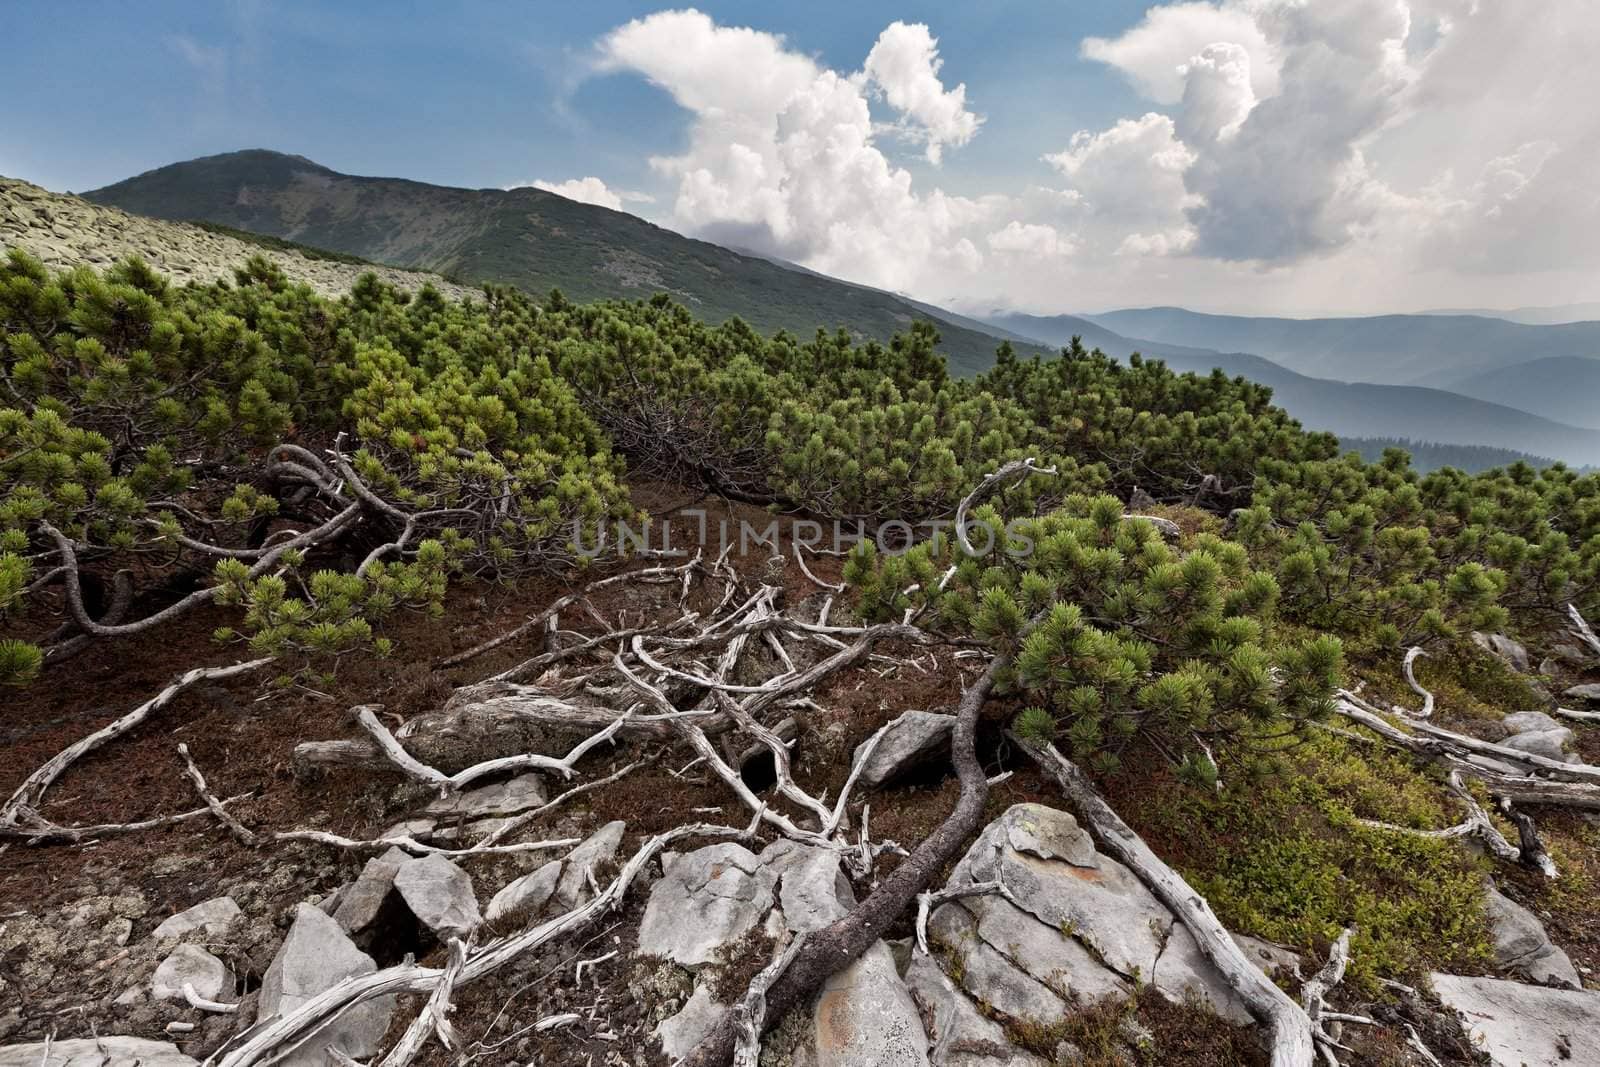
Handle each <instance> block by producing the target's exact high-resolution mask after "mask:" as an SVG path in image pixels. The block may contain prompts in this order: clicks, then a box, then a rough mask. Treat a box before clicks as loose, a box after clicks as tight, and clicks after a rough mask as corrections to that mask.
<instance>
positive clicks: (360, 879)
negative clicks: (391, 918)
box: [333, 848, 411, 934]
mask: <svg viewBox="0 0 1600 1067" xmlns="http://www.w3.org/2000/svg"><path fill="white" fill-rule="evenodd" d="M409 862H411V855H410V854H409V853H408V852H406V851H405V850H404V849H400V848H391V849H389V851H387V852H385V853H384V854H383V855H381V856H376V857H374V858H372V859H370V860H368V861H367V864H366V866H365V867H362V868H361V874H360V875H359V876H357V878H356V880H355V881H354V882H351V883H350V884H349V885H347V886H345V887H344V890H343V891H342V892H341V893H340V894H339V902H338V906H337V907H336V908H334V909H333V918H334V921H335V922H337V923H338V924H339V926H340V928H341V929H343V930H344V932H345V933H347V934H354V933H357V932H359V931H361V930H365V929H366V928H367V927H368V926H370V925H372V922H373V920H374V919H376V918H377V917H378V912H379V910H380V909H381V908H382V907H383V902H384V900H385V899H386V898H387V897H388V896H389V893H390V892H391V891H392V890H393V889H394V876H395V872H397V871H398V870H400V868H401V866H402V865H404V864H406V863H409Z"/></svg>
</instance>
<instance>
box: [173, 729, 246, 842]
mask: <svg viewBox="0 0 1600 1067" xmlns="http://www.w3.org/2000/svg"><path fill="white" fill-rule="evenodd" d="M178 755H180V756H182V757H183V764H184V773H185V774H187V775H188V776H189V781H191V782H193V783H194V791H195V792H196V793H199V794H200V799H201V800H202V801H204V802H205V806H206V807H208V808H210V809H211V814H213V815H215V816H216V817H217V821H218V822H220V823H221V824H222V825H223V826H226V827H227V828H228V832H229V833H230V834H232V835H233V836H234V837H236V838H237V839H238V841H239V843H240V844H241V845H244V846H245V847H246V848H250V847H253V846H254V845H255V843H256V835H255V834H253V833H251V832H250V831H249V830H247V829H245V825H244V823H242V822H240V821H239V820H238V819H235V818H234V817H233V815H232V814H231V813H230V812H229V811H228V809H226V808H224V807H223V806H222V801H220V800H218V799H217V798H216V797H215V796H213V795H212V794H211V791H210V790H208V789H207V788H206V777H205V775H203V774H201V773H200V768H199V767H197V766H195V762H194V758H193V757H192V756H190V755H189V746H188V745H186V744H184V743H183V742H182V741H179V742H178Z"/></svg>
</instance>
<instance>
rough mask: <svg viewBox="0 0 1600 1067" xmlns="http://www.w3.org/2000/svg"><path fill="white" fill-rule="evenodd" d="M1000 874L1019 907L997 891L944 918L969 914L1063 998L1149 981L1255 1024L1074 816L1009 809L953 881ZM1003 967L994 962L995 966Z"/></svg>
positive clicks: (1184, 935) (984, 936)
mask: <svg viewBox="0 0 1600 1067" xmlns="http://www.w3.org/2000/svg"><path fill="white" fill-rule="evenodd" d="M997 877H998V878H999V879H1001V880H1002V881H1003V882H1004V883H1005V885H1006V887H1007V888H1008V889H1009V890H1010V891H1011V894H1012V897H1013V899H1014V900H1015V904H1012V903H1011V902H1008V901H1006V900H1004V899H1002V898H1001V897H999V896H997V895H983V896H973V897H967V898H964V899H963V900H961V901H960V902H958V903H952V904H949V905H946V906H945V908H942V909H940V913H941V914H946V913H949V912H950V911H951V909H957V908H959V909H961V910H964V911H966V912H969V913H970V915H971V916H972V917H973V918H974V920H975V923H974V926H973V932H974V934H975V935H976V940H977V941H979V942H982V943H983V944H986V945H988V946H989V947H990V948H992V949H994V950H995V951H996V952H998V953H999V954H1000V955H1001V956H1002V957H1003V960H1004V962H1006V963H1009V964H1011V965H1012V966H1013V967H1015V968H1017V969H1018V970H1020V971H1021V972H1022V973H1023V974H1024V975H1025V976H1027V977H1030V978H1032V979H1033V980H1034V981H1035V982H1036V983H1038V984H1039V985H1041V986H1043V987H1045V988H1047V989H1048V990H1049V991H1050V992H1051V993H1052V995H1054V996H1055V997H1056V998H1057V999H1060V998H1061V997H1063V996H1072V997H1082V998H1088V999H1097V998H1101V997H1105V996H1110V995H1121V994H1123V993H1125V992H1126V990H1127V988H1128V986H1129V985H1130V983H1132V982H1134V981H1144V982H1149V983H1151V985H1153V986H1154V988H1155V989H1156V990H1157V991H1158V992H1160V993H1161V994H1162V995H1163V996H1165V997H1166V998H1167V999H1169V1000H1172V1001H1174V1002H1178V1003H1182V1002H1185V1001H1187V1000H1190V999H1196V998H1197V999H1199V1000H1202V1001H1205V1002H1207V1003H1209V1005H1210V1007H1211V1009H1212V1010H1213V1011H1215V1012H1216V1013H1217V1014H1219V1015H1221V1016H1222V1017H1223V1018H1225V1019H1228V1020H1229V1021H1231V1022H1236V1023H1239V1024H1245V1023H1248V1022H1249V1021H1250V1016H1249V1013H1248V1012H1246V1011H1245V1010H1244V1006H1243V1004H1242V1003H1241V1002H1240V1001H1239V1000H1238V997H1237V995H1236V994H1235V993H1234V991H1233V989H1232V987H1231V986H1229V985H1228V983H1227V981H1226V980H1225V979H1224V978H1223V977H1222V975H1221V974H1219V973H1218V972H1217V971H1216V968H1215V967H1213V966H1212V965H1211V963H1210V962H1209V961H1208V960H1206V959H1205V958H1204V956H1203V955H1202V954H1201V953H1200V950H1199V947H1198V945H1196V944H1195V942H1194V939H1193V937H1191V936H1190V934H1189V932H1188V931H1187V930H1186V929H1184V928H1182V927H1181V925H1179V924H1177V923H1176V921H1175V920H1174V919H1173V917H1172V915H1171V913H1170V912H1168V911H1167V909H1166V908H1165V907H1163V906H1162V904H1161V903H1160V902H1159V901H1158V900H1156V898H1155V897H1154V896H1153V895H1152V894H1151V893H1150V891H1149V890H1148V889H1147V888H1145V886H1144V883H1142V882H1140V881H1139V879H1138V878H1137V877H1135V876H1134V874H1133V872H1131V871H1129V870H1128V869H1127V868H1126V867H1124V866H1123V865H1122V864H1120V863H1118V862H1117V861H1116V860H1114V859H1112V858H1111V857H1109V856H1105V855H1101V854H1100V853H1099V852H1098V851H1097V850H1096V849H1095V847H1094V842H1093V840H1092V839H1091V838H1090V837H1089V835H1088V834H1087V833H1085V832H1084V830H1083V829H1082V828H1081V827H1079V826H1078V823H1077V820H1076V819H1074V818H1073V817H1072V816H1071V815H1070V814H1068V813H1067V812H1064V811H1059V810H1057V809H1055V808H1049V807H1045V806H1044V805H1040V804H1018V805H1016V806H1014V807H1012V808H1010V809H1008V810H1007V811H1006V812H1004V813H1003V814H1002V815H1001V816H1000V817H999V818H998V819H996V820H995V821H994V822H992V823H990V824H989V826H988V827H986V828H985V829H984V831H983V833H982V834H980V835H979V837H978V840H977V841H975V842H974V843H973V844H972V846H971V847H970V848H969V849H968V851H967V853H966V855H965V856H964V857H963V858H962V859H961V861H960V862H959V863H958V864H957V865H956V868H955V870H954V872H953V873H952V874H951V877H950V882H951V884H953V885H962V884H971V883H975V882H986V881H992V880H994V879H995V878H997ZM946 921H947V923H948V922H953V921H957V918H956V917H954V916H949V917H947V919H946ZM999 962H1000V961H994V960H989V961H987V962H986V964H985V965H986V966H988V965H993V966H990V969H991V970H994V969H997V968H998V966H999ZM970 965H971V962H970V960H969V966H970ZM962 984H963V985H964V986H965V988H967V990H968V991H969V992H972V993H973V994H974V995H975V996H978V997H980V998H982V999H985V1000H989V997H988V995H987V992H986V991H983V990H981V988H979V987H975V986H974V985H972V984H969V983H968V981H967V980H966V979H965V978H964V979H963V983H962ZM1017 984H1018V983H1015V982H1014V983H1013V985H1017ZM1022 988H1024V989H1026V990H1027V991H1028V993H1029V996H1028V997H1026V998H1023V999H1024V1001H1026V1002H1032V1003H1033V1005H1034V1007H1038V1006H1039V1005H1040V1004H1041V1003H1043V1002H1042V1001H1039V1000H1038V998H1037V996H1036V995H1035V991H1033V990H1032V989H1031V987H1026V986H1023V987H1022ZM989 1002H990V1003H994V1002H993V1001H992V1000H989ZM996 1006H997V1007H998V1005H996ZM1058 1010H1059V1009H1058ZM1007 1014H1012V1015H1016V1014H1017V1012H1012V1011H1008V1012H1007Z"/></svg>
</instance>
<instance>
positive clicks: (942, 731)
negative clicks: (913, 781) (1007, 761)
mask: <svg viewBox="0 0 1600 1067" xmlns="http://www.w3.org/2000/svg"><path fill="white" fill-rule="evenodd" d="M955 724H956V717H955V716H954V715H945V714H940V713H938V712H932V711H907V712H904V713H902V714H901V716H900V717H899V718H898V719H896V720H894V722H892V723H890V724H889V730H888V732H887V733H885V734H884V735H883V737H882V738H881V739H880V740H879V741H878V745H877V747H876V748H874V749H873V750H872V755H871V756H870V757H868V759H867V762H866V764H865V765H864V766H863V767H862V768H861V777H860V778H859V779H858V781H859V782H860V784H861V785H863V786H865V787H866V788H868V789H877V788H879V787H880V786H883V785H885V784H887V783H889V782H892V781H894V780H895V779H896V778H899V777H900V776H902V775H904V774H905V773H907V772H908V771H911V770H913V769H915V768H916V767H917V766H919V765H921V764H923V763H925V762H927V761H928V760H929V759H932V758H933V757H934V756H936V755H938V754H939V753H940V752H942V751H945V750H947V749H948V748H949V747H950V731H951V730H953V729H955ZM866 745H867V742H865V741H863V742H861V744H860V745H858V746H856V757H857V758H859V757H860V755H861V753H862V750H863V749H865V748H866Z"/></svg>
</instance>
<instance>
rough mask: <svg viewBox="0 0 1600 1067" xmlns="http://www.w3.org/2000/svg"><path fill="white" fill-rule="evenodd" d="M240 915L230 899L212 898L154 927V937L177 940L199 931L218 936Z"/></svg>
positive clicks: (236, 905)
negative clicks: (202, 930)
mask: <svg viewBox="0 0 1600 1067" xmlns="http://www.w3.org/2000/svg"><path fill="white" fill-rule="evenodd" d="M241 914H242V913H241V912H240V911H239V905H238V904H237V903H235V902H234V899H233V898H232V897H212V898H211V899H210V900H202V901H201V902H200V903H198V904H196V905H195V906H194V907H192V908H188V909H186V910H184V911H180V912H178V914H176V915H174V916H171V917H170V918H168V919H167V920H166V921H165V922H163V923H162V924H161V925H160V926H158V927H156V931H155V936H156V937H157V938H170V939H172V940H177V939H178V938H181V937H183V936H184V935H186V934H189V933H192V932H193V931H195V930H200V929H204V930H205V932H206V933H208V934H220V933H222V932H223V931H224V930H226V929H227V928H228V927H229V926H230V925H231V924H232V923H233V921H234V920H235V919H237V918H238V917H239V916H240V915H241Z"/></svg>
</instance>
